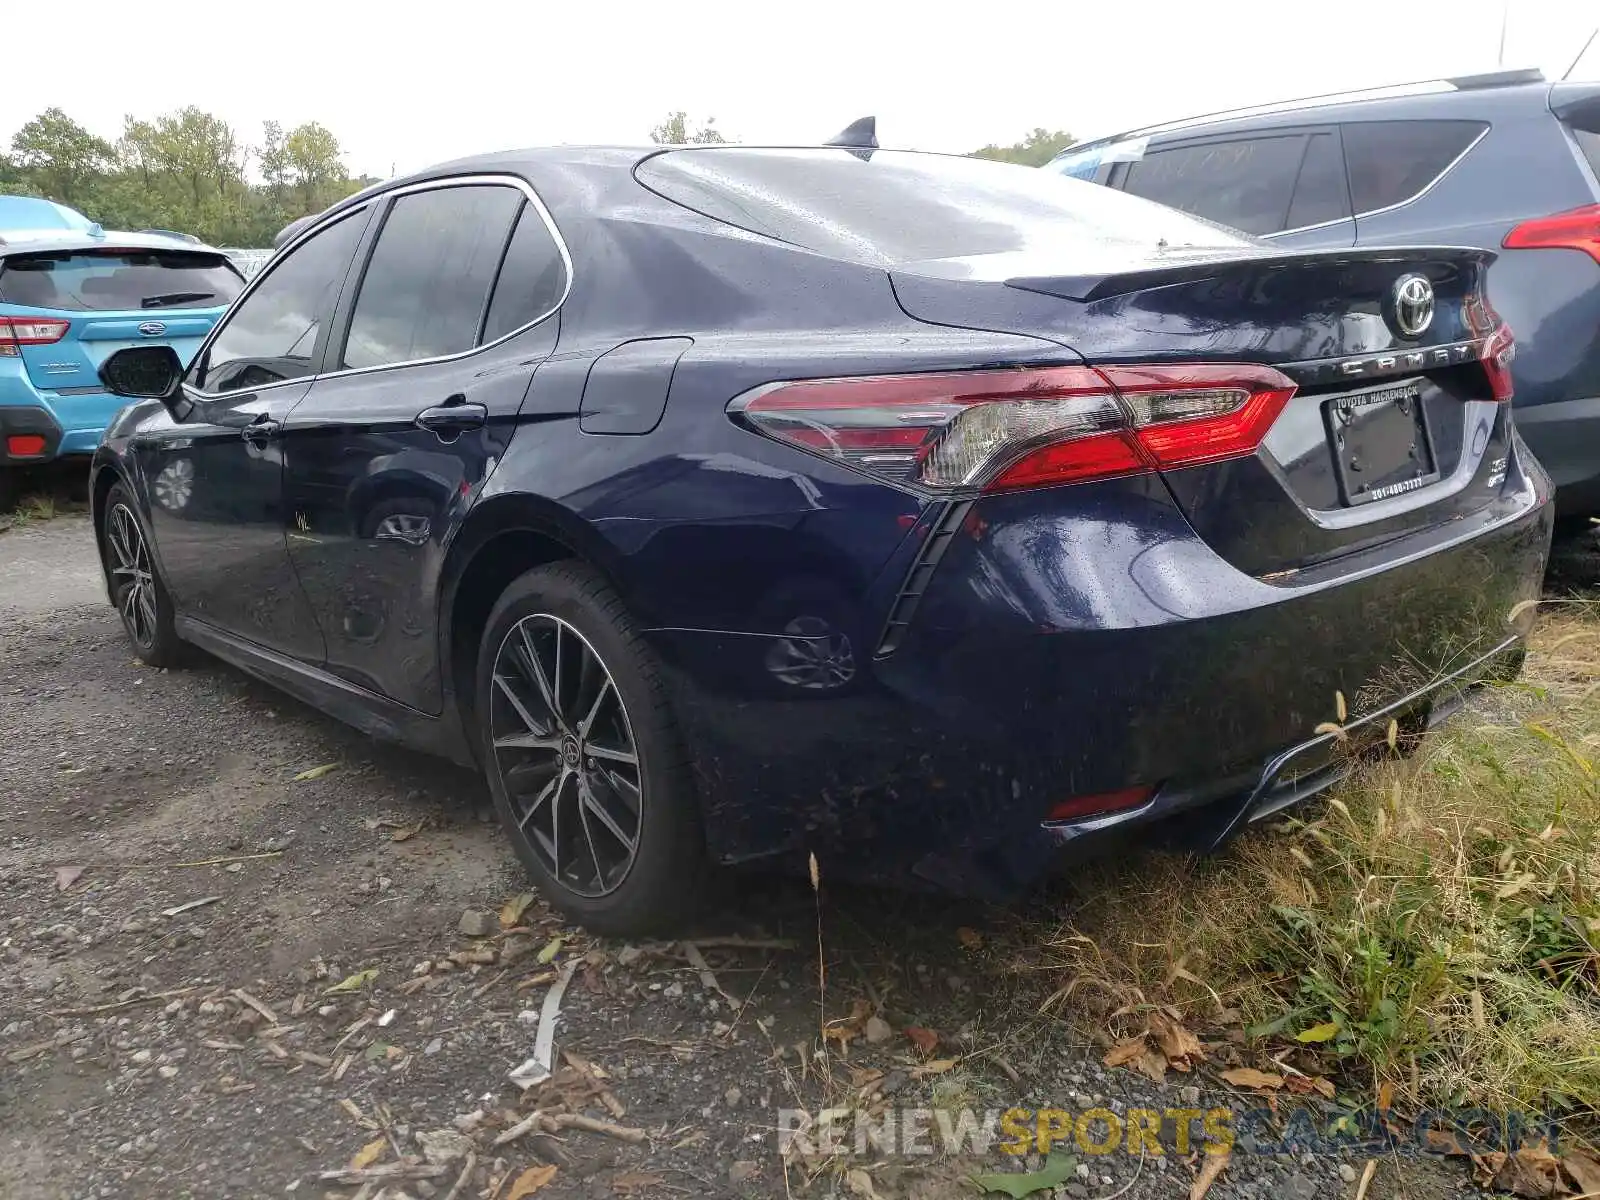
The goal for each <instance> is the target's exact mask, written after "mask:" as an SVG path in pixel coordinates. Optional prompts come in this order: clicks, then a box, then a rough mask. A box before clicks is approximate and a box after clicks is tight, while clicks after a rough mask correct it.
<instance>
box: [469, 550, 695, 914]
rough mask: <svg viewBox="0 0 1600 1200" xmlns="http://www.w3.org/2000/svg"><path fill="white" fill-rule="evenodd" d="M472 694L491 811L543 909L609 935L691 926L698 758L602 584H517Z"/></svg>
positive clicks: (538, 576) (573, 571)
mask: <svg viewBox="0 0 1600 1200" xmlns="http://www.w3.org/2000/svg"><path fill="white" fill-rule="evenodd" d="M475 695H476V701H477V703H476V708H475V712H476V721H477V725H478V735H479V745H480V750H481V756H482V757H481V761H482V762H483V764H484V774H485V776H486V777H487V779H488V781H489V790H490V792H491V793H492V795H493V797H494V805H495V810H496V812H497V813H498V814H499V816H500V821H501V823H502V825H504V827H505V830H506V833H507V835H508V836H509V837H510V839H511V844H512V847H513V848H514V849H515V850H516V852H517V857H518V858H520V859H521V860H522V863H523V865H524V866H525V867H526V868H527V869H528V872H529V874H530V875H532V876H533V878H534V880H535V882H536V883H537V884H538V886H539V889H540V891H541V892H542V893H543V894H544V896H545V898H546V899H547V900H549V902H550V903H551V904H552V905H553V906H554V907H555V908H557V909H559V910H560V911H561V912H562V913H563V914H565V915H566V916H567V917H569V918H571V919H572V920H574V921H576V922H578V923H580V924H582V925H584V926H585V927H586V928H588V929H590V930H591V931H593V932H595V933H601V934H610V935H615V936H632V935H638V934H642V933H654V932H661V931H664V930H668V929H671V928H673V927H674V926H677V925H680V924H681V923H682V922H684V921H685V920H687V919H688V917H689V916H690V915H691V914H692V913H693V912H694V911H695V909H696V908H697V907H698V904H699V902H700V899H701V897H702V895H703V892H704V888H705V883H706V876H707V863H706V851H705V835H704V831H703V829H702V827H701V822H700V810H699V804H698V801H697V798H696V795H695V789H694V782H693V777H692V774H691V771H690V767H689V760H688V756H687V754H686V753H685V750H684V747H683V743H682V740H681V738H680V735H679V732H678V728H677V724H676V722H675V720H674V719H673V715H672V712H671V709H670V706H669V704H668V701H667V692H666V687H665V685H664V683H663V682H662V680H661V677H660V673H659V669H658V667H657V665H656V661H655V657H654V655H653V654H652V653H651V651H650V648H649V647H648V646H647V645H646V644H645V642H644V641H643V639H642V638H641V637H640V636H639V634H638V632H637V631H636V630H635V628H634V626H633V623H632V621H631V619H630V618H629V616H628V613H627V611H626V609H625V608H624V607H623V604H622V601H621V598H620V597H618V596H617V594H616V593H615V592H614V591H613V590H612V589H611V587H610V586H609V585H608V584H607V583H606V582H605V580H604V579H602V578H601V577H600V576H599V574H598V573H596V572H595V571H593V570H591V569H590V568H588V567H585V566H582V565H580V564H576V563H570V562H558V563H552V564H549V565H547V566H543V567H538V568H536V569H534V570H532V571H529V572H528V573H527V574H525V575H523V576H521V577H520V578H518V579H517V580H515V581H514V582H513V583H512V584H511V585H510V586H509V587H508V588H507V589H506V591H505V593H504V594H503V595H502V596H501V597H500V599H499V601H498V602H497V603H496V604H495V606H494V609H493V610H492V611H491V612H490V614H489V620H488V624H487V626H486V628H485V629H484V633H483V640H482V642H481V644H480V647H479V652H478V677H477V686H476V692H475Z"/></svg>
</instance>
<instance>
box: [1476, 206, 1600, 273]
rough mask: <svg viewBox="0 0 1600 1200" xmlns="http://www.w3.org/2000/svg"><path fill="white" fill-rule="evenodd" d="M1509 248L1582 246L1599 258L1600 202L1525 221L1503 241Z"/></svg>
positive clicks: (1548, 248)
mask: <svg viewBox="0 0 1600 1200" xmlns="http://www.w3.org/2000/svg"><path fill="white" fill-rule="evenodd" d="M1500 244H1501V245H1502V246H1504V247H1505V248H1506V249H1507V250H1582V251H1583V252H1584V253H1585V254H1587V255H1588V256H1589V257H1590V258H1592V259H1594V260H1595V261H1596V262H1600V204H1585V205H1584V206H1583V207H1582V208H1574V209H1571V210H1570V211H1568V212H1560V213H1555V214H1553V215H1551V216H1548V217H1534V218H1533V220H1531V221H1524V222H1523V223H1522V224H1520V225H1518V226H1517V227H1516V228H1515V229H1513V230H1512V231H1511V232H1510V233H1508V234H1506V236H1505V240H1504V241H1502V242H1501V243H1500Z"/></svg>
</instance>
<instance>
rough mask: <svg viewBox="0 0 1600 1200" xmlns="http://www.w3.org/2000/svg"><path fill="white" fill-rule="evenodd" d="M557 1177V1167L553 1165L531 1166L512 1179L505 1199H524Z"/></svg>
mask: <svg viewBox="0 0 1600 1200" xmlns="http://www.w3.org/2000/svg"><path fill="white" fill-rule="evenodd" d="M555 1177H556V1169H555V1167H553V1166H543V1167H529V1168H528V1169H527V1170H526V1171H524V1172H523V1173H522V1174H521V1175H518V1176H517V1177H516V1179H514V1180H513V1181H512V1183H511V1190H510V1191H509V1192H507V1193H506V1197H505V1200H522V1198H523V1197H524V1196H531V1195H533V1194H534V1193H535V1192H537V1191H538V1190H539V1189H540V1188H542V1187H544V1185H545V1184H547V1183H549V1182H550V1181H551V1180H552V1179H554V1178H555Z"/></svg>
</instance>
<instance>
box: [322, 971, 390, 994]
mask: <svg viewBox="0 0 1600 1200" xmlns="http://www.w3.org/2000/svg"><path fill="white" fill-rule="evenodd" d="M377 977H378V968H377V967H368V968H367V969H366V970H365V971H357V972H356V973H355V974H354V975H347V976H346V977H345V978H343V979H341V980H340V981H339V982H338V983H336V984H334V985H333V986H332V987H331V988H329V989H328V990H327V991H325V992H323V993H322V994H323V995H324V996H332V995H335V994H342V993H345V992H359V991H360V990H361V989H362V988H364V987H366V986H367V984H369V983H371V982H372V981H373V980H374V979H376V978H377Z"/></svg>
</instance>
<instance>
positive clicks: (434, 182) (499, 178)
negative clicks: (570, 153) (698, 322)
mask: <svg viewBox="0 0 1600 1200" xmlns="http://www.w3.org/2000/svg"><path fill="white" fill-rule="evenodd" d="M455 187H512V188H515V189H516V190H517V191H519V192H521V193H522V194H523V196H524V197H525V198H526V199H527V201H528V203H529V204H530V205H531V206H532V207H533V210H534V211H535V212H537V213H538V214H539V218H540V220H542V221H543V222H544V227H545V229H546V230H548V231H549V233H550V237H551V238H552V239H553V240H554V241H555V244H556V252H557V253H558V254H560V255H561V266H562V270H563V280H562V288H561V295H560V296H559V297H557V299H556V302H555V304H554V305H552V306H551V307H550V308H549V309H547V310H545V311H544V312H542V313H540V314H539V315H538V316H537V317H535V318H534V319H533V320H531V321H528V322H526V323H524V324H522V325H519V326H517V328H515V329H513V330H511V331H510V332H509V333H504V334H501V335H500V336H499V337H497V338H495V340H494V341H492V342H484V343H482V344H481V345H477V346H472V347H470V348H469V349H466V350H458V351H456V352H455V353H454V354H440V355H435V356H434V357H432V358H410V359H406V360H404V361H402V362H392V363H379V364H377V365H375V366H370V367H341V368H340V369H339V370H337V371H323V372H320V373H318V374H315V375H298V376H296V377H295V378H293V379H281V380H278V381H277V382H276V383H266V384H262V385H261V386H260V387H255V388H249V389H244V388H241V389H239V390H240V391H248V392H249V393H251V394H255V393H257V392H265V391H270V390H271V389H273V388H279V387H287V386H288V385H289V384H295V383H298V384H309V383H316V382H317V381H319V380H323V379H340V378H343V377H345V376H349V375H366V374H370V373H372V372H374V371H392V370H394V369H395V368H397V367H418V366H425V365H428V364H431V363H444V362H454V361H457V360H458V359H463V358H470V357H471V356H472V355H474V354H479V353H482V352H483V351H485V350H492V349H494V347H496V346H499V345H501V344H502V343H504V342H508V341H510V340H511V339H512V338H514V337H518V336H519V335H521V334H524V333H526V332H527V331H528V330H530V329H532V328H533V327H534V326H535V325H540V324H543V323H544V322H545V321H548V320H549V319H550V318H551V317H553V316H555V315H556V313H558V312H560V311H561V307H562V305H564V304H565V303H566V302H567V297H568V296H570V295H571V294H572V283H573V267H572V252H571V251H570V250H568V249H567V242H566V239H565V238H563V237H562V236H561V230H560V228H559V227H558V226H557V225H556V223H555V218H553V217H552V216H551V215H550V210H549V209H548V208H547V207H545V203H544V201H543V200H541V199H540V198H539V193H538V192H536V191H534V189H533V185H532V184H530V183H529V182H528V181H527V180H525V179H523V178H521V177H520V176H517V175H494V174H487V175H450V176H445V177H443V178H440V179H427V180H423V181H422V182H421V183H412V184H407V185H406V186H404V187H397V188H390V189H388V190H386V191H382V192H378V193H376V194H375V195H372V196H370V197H369V198H368V199H367V200H365V201H363V202H362V203H361V204H359V205H356V206H354V207H352V208H349V209H344V210H341V211H339V212H336V213H331V214H329V216H328V218H327V219H325V220H319V221H317V222H315V223H314V224H312V225H308V226H307V227H306V228H305V229H303V230H301V231H300V233H299V234H298V235H297V236H296V237H295V238H294V240H293V241H291V242H288V243H286V244H285V245H284V246H283V248H282V249H281V250H279V251H278V253H277V254H275V255H274V256H273V257H274V258H277V257H279V256H280V255H281V256H283V257H285V258H286V257H288V255H289V254H290V253H291V252H292V251H293V250H294V249H295V248H296V247H298V246H299V245H300V244H301V243H302V242H305V241H307V240H308V239H310V238H313V237H315V236H316V235H317V234H318V233H320V232H321V231H322V230H324V229H327V228H329V227H331V226H332V225H334V224H336V223H337V222H339V221H341V220H344V219H345V218H346V217H349V216H352V215H354V214H355V213H358V212H360V211H361V210H362V209H363V208H365V207H367V206H368V205H370V204H373V203H376V202H378V201H382V200H385V199H395V198H398V197H400V196H409V195H412V194H414V193H416V192H432V191H440V190H442V189H445V188H455ZM369 219H370V218H369ZM386 219H387V217H386ZM514 232H515V225H513V226H512V229H511V230H510V231H509V232H508V235H507V241H506V249H509V248H510V245H511V243H510V233H514ZM382 237H383V230H382V229H380V230H378V235H377V238H376V239H374V241H373V247H372V248H373V250H375V249H376V248H377V242H378V241H379V240H381V239H382ZM371 257H372V251H371V250H369V251H368V254H367V261H368V262H370V261H371ZM363 266H365V264H363ZM270 274H271V272H270V271H265V270H264V271H262V272H261V273H260V274H259V275H257V276H256V278H255V279H252V280H251V281H250V284H249V285H248V286H247V287H246V288H245V290H244V291H243V292H241V293H240V294H239V297H238V299H236V300H235V301H234V304H240V305H242V304H243V303H244V302H245V300H246V299H248V298H249V296H250V293H251V292H253V291H254V290H255V288H256V286H257V284H259V283H260V281H261V280H263V279H266V278H267V277H268V276H269V275H270ZM364 278H365V276H364V275H363V279H364ZM497 282H498V278H497ZM360 298H361V292H360V289H359V287H358V288H357V290H356V295H355V297H354V298H353V299H352V301H351V306H352V311H354V304H355V302H356V301H358V300H360ZM490 300H491V302H492V300H493V295H492V293H491V295H490ZM230 307H231V306H230ZM224 319H226V314H224ZM222 328H223V322H222V321H219V322H217V325H216V327H215V329H214V330H213V332H212V336H211V338H209V339H208V340H207V341H206V343H205V344H204V345H202V346H201V347H200V351H199V353H198V354H196V355H195V361H199V358H200V355H201V354H205V353H206V352H207V351H209V350H210V349H211V346H212V344H213V343H214V342H215V341H216V338H217V336H218V331H220V330H221V329H222ZM183 390H184V392H185V393H186V394H188V395H191V396H194V397H195V398H197V399H200V400H218V399H221V398H223V397H226V396H231V395H234V394H235V393H234V392H203V391H201V390H200V389H198V388H195V387H191V386H190V385H189V384H187V383H185V384H184V385H183Z"/></svg>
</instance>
